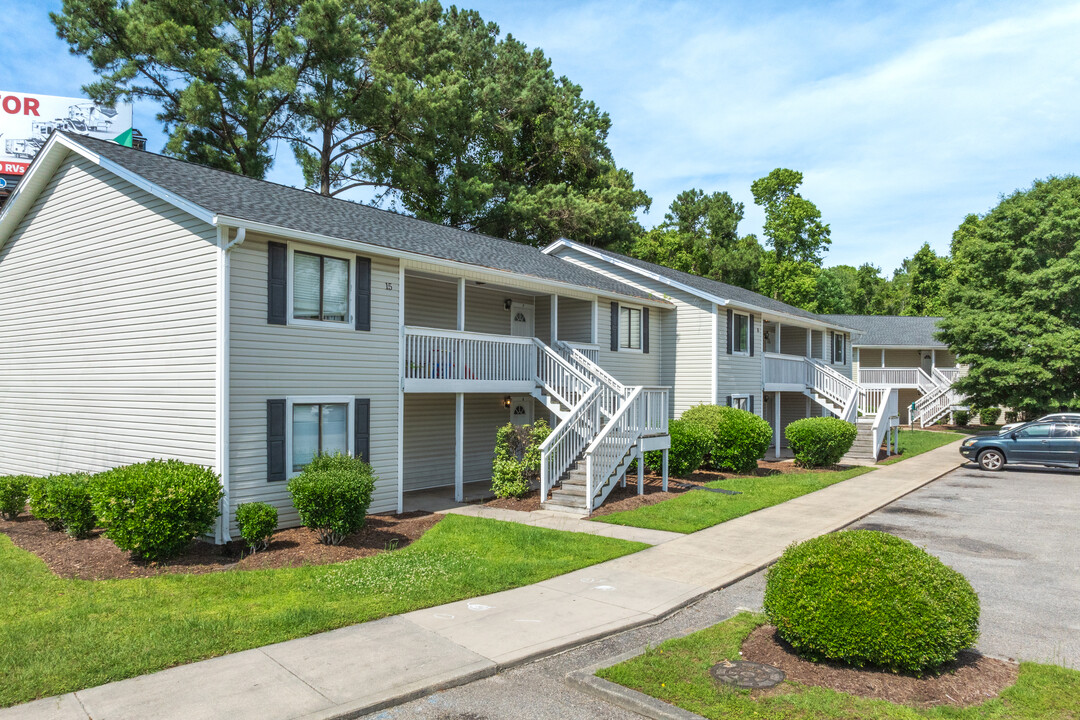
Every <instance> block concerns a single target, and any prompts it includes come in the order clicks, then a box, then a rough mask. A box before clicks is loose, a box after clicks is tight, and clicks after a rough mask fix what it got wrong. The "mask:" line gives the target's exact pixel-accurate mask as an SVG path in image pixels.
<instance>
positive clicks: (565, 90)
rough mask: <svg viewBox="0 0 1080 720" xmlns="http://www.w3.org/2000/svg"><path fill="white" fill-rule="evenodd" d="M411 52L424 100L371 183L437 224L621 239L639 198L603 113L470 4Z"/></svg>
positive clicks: (500, 232) (644, 201)
mask: <svg viewBox="0 0 1080 720" xmlns="http://www.w3.org/2000/svg"><path fill="white" fill-rule="evenodd" d="M440 22H441V32H440V34H439V38H438V44H437V45H435V46H432V47H428V48H423V49H421V50H420V55H421V56H422V59H423V60H424V61H426V62H427V64H428V69H427V70H425V71H424V72H423V73H422V77H423V78H424V91H425V92H426V93H428V94H429V95H430V97H429V99H428V102H429V105H428V107H426V108H425V111H424V112H423V113H422V114H421V115H420V116H419V117H418V118H416V121H415V122H414V123H413V124H412V127H411V130H410V142H408V143H403V144H399V145H396V146H385V150H386V152H388V153H390V155H389V156H387V157H384V158H381V159H380V161H379V162H378V163H377V167H378V172H377V178H376V179H377V180H379V181H380V182H381V183H382V184H383V185H384V186H386V187H387V188H388V189H389V192H388V193H387V195H388V197H389V198H390V199H391V200H392V202H394V203H395V204H398V205H400V206H401V207H403V208H404V209H406V210H408V211H409V212H412V213H413V214H415V215H417V216H418V217H422V218H425V219H428V220H433V221H435V222H440V223H444V224H447V225H452V226H454V227H459V228H463V229H467V230H475V231H479V232H484V233H488V234H491V235H496V236H498V237H505V238H509V239H511V240H517V241H519V242H524V243H529V244H538V245H539V244H546V243H548V242H550V241H552V240H555V239H557V238H559V237H561V236H565V237H570V238H574V239H575V240H579V241H581V242H585V243H591V244H596V245H610V244H613V243H629V241H630V240H631V239H632V238H633V237H634V236H635V235H637V234H640V232H641V227H640V225H639V224H638V222H637V219H636V212H637V210H639V209H642V208H648V206H649V203H650V200H649V197H648V195H646V194H645V193H644V192H643V191H641V190H638V189H637V188H635V187H634V182H633V176H632V175H631V174H630V172H628V171H627V170H625V169H622V168H619V167H618V166H617V165H616V164H615V161H614V159H613V157H612V155H611V151H610V149H609V148H608V146H607V135H608V132H609V131H610V129H611V120H610V118H609V117H608V115H607V114H606V113H603V112H601V111H600V110H599V108H597V107H596V105H595V104H594V103H592V102H590V101H587V100H585V99H584V98H583V97H582V95H581V88H580V87H579V86H577V85H575V84H573V83H571V82H570V81H569V80H568V79H567V78H565V77H556V76H555V74H554V73H553V72H552V70H551V63H550V61H549V60H548V59H547V58H546V57H545V56H544V53H543V52H542V51H540V50H539V49H533V50H529V49H528V48H527V47H526V46H525V45H524V44H522V43H520V42H518V41H517V40H516V39H514V38H513V37H512V36H510V35H507V36H505V37H500V34H499V28H498V26H496V25H495V24H493V23H485V22H484V21H483V20H482V19H481V18H480V16H479V15H478V14H477V13H475V12H473V11H466V10H458V9H456V8H453V7H451V8H450V9H449V10H447V11H446V12H444V14H443V17H442V19H441V21H440Z"/></svg>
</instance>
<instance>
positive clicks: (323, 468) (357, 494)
mask: <svg viewBox="0 0 1080 720" xmlns="http://www.w3.org/2000/svg"><path fill="white" fill-rule="evenodd" d="M375 481H376V478H375V476H374V475H373V474H372V472H371V466H370V465H368V464H367V463H366V462H364V461H363V460H361V459H360V458H355V457H353V456H351V455H343V454H341V453H337V454H334V455H318V456H316V457H315V459H314V460H312V461H311V462H310V463H308V465H307V466H306V467H305V468H304V470H303V472H301V473H300V474H299V475H297V476H296V477H294V478H293V479H292V480H290V481H289V494H290V495H292V501H293V505H294V506H295V507H296V511H297V512H298V513H299V514H300V522H302V523H303V524H304V526H305V527H308V528H311V529H312V530H314V531H315V532H316V533H318V534H319V542H322V543H324V544H326V545H340V544H341V541H342V540H344V539H345V537H346V536H347V535H349V534H350V533H354V532H356V531H357V530H359V529H360V528H362V527H364V519H365V517H366V516H367V509H368V507H369V506H370V505H371V493H372V491H373V490H374V489H375Z"/></svg>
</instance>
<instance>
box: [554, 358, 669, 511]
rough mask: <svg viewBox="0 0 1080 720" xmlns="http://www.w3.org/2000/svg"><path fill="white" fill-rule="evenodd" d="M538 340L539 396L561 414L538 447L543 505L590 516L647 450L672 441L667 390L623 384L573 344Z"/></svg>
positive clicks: (557, 414) (666, 444)
mask: <svg viewBox="0 0 1080 720" xmlns="http://www.w3.org/2000/svg"><path fill="white" fill-rule="evenodd" d="M535 342H536V345H537V349H538V352H539V357H538V361H537V378H536V379H537V389H536V391H535V393H534V396H535V397H536V398H537V399H539V400H540V401H541V402H542V403H544V405H545V406H546V407H548V408H549V409H550V410H551V411H552V412H553V413H554V414H555V416H556V417H558V418H559V423H558V424H557V425H556V426H555V427H554V428H553V429H552V432H551V435H549V436H548V438H547V440H545V441H544V443H543V444H542V445H541V446H540V455H541V461H540V462H541V465H540V467H541V470H540V496H541V498H542V500H541V503H542V506H543V507H544V508H545V509H553V510H563V511H567V512H572V513H575V514H580V515H587V514H589V513H591V512H592V511H593V510H595V509H596V508H597V507H599V506H600V505H601V504H602V503H603V502H604V500H605V499H606V498H607V496H608V494H609V493H610V492H611V490H612V489H613V488H614V487H615V485H616V484H618V483H619V482H620V481H625V477H626V471H627V469H628V468H629V466H630V465H631V463H632V462H633V461H634V459H635V458H638V457H640V456H641V453H642V452H644V451H645V450H660V449H666V448H668V447H670V442H671V441H670V438H669V437H668V434H667V412H668V390H667V388H653V387H643V386H638V387H629V386H625V385H623V384H622V383H620V382H619V381H618V380H616V379H615V378H614V377H612V376H611V375H610V374H609V373H608V372H606V371H605V370H604V369H603V368H601V367H600V366H599V365H597V364H596V363H594V362H593V361H591V360H589V359H588V358H587V357H586V356H585V355H584V354H583V353H581V352H580V351H578V350H577V349H575V348H573V347H571V346H570V345H567V344H565V343H562V342H558V341H557V342H556V343H555V344H554V346H553V347H551V346H548V345H546V344H544V343H543V342H541V341H540V340H536V341H535Z"/></svg>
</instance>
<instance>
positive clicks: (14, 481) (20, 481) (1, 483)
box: [0, 475, 33, 520]
mask: <svg viewBox="0 0 1080 720" xmlns="http://www.w3.org/2000/svg"><path fill="white" fill-rule="evenodd" d="M32 479H33V478H31V477H30V476H29V475H3V476H0V515H2V516H3V517H4V518H6V519H8V520H14V519H15V518H17V517H18V516H19V513H21V512H22V511H23V509H24V508H25V507H26V497H27V492H28V490H29V487H30V481H31V480H32Z"/></svg>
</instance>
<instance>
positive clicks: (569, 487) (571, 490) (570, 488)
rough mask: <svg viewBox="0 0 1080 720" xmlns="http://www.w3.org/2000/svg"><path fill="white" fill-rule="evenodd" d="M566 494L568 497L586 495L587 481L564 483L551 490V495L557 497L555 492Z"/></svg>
mask: <svg viewBox="0 0 1080 720" xmlns="http://www.w3.org/2000/svg"><path fill="white" fill-rule="evenodd" d="M556 493H558V494H559V495H566V496H568V497H585V483H581V484H580V485H578V484H576V483H575V484H567V483H565V482H564V483H563V484H562V486H561V487H557V488H555V489H553V490H552V491H551V496H552V497H555V494H556Z"/></svg>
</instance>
